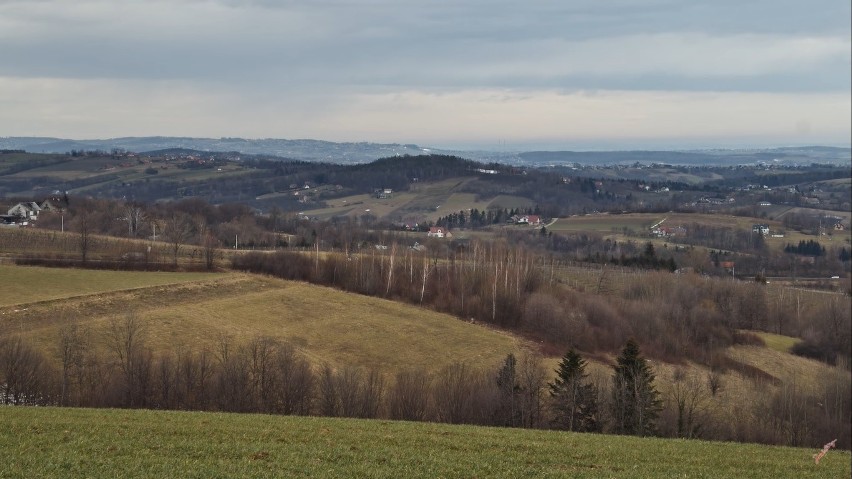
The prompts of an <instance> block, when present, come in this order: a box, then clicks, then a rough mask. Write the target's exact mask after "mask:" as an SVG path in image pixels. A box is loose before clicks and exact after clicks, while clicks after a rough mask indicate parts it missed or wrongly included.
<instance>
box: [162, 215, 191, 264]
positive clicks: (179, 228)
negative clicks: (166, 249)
mask: <svg viewBox="0 0 852 479" xmlns="http://www.w3.org/2000/svg"><path fill="white" fill-rule="evenodd" d="M163 236H164V237H165V238H166V239H167V240H168V242H169V245H171V249H172V264H174V266H175V267H177V264H178V261H177V258H178V253H179V252H180V247H181V246H183V245H184V244H186V243H187V242H188V241H189V239H190V238H191V237H192V223H191V222H190V221H189V218H188V217H187V216H186V215H185V214H183V213H179V212H173V213H172V214H171V216H169V217H168V218H166V222H165V230H164V231H163Z"/></svg>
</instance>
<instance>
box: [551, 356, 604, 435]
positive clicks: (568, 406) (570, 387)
mask: <svg viewBox="0 0 852 479" xmlns="http://www.w3.org/2000/svg"><path fill="white" fill-rule="evenodd" d="M587 377H588V375H587V374H586V361H585V360H584V359H583V358H582V357H580V355H579V354H577V353H576V352H575V351H574V349H569V350H568V352H567V353H565V356H563V357H562V360H561V361H559V369H557V370H556V378H555V379H554V380H553V382H552V383H550V384H549V386H550V397H551V398H552V400H553V408H554V411H555V417H554V420H553V422H554V424H555V425H556V426H557V427H559V428H560V429H567V430H569V431H578V432H589V431H597V430H598V423H597V391H595V388H594V386H592V385H591V384H588V383H586V378H587Z"/></svg>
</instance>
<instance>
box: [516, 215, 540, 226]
mask: <svg viewBox="0 0 852 479" xmlns="http://www.w3.org/2000/svg"><path fill="white" fill-rule="evenodd" d="M512 219H514V220H515V221H514V222H515V223H516V224H519V225H534V226H535V225H540V224H541V216H539V215H519V216H513V217H512Z"/></svg>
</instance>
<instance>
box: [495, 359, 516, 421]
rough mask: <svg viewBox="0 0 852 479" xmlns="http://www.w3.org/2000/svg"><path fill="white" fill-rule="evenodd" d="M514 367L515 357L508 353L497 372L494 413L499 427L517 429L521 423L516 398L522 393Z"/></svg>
mask: <svg viewBox="0 0 852 479" xmlns="http://www.w3.org/2000/svg"><path fill="white" fill-rule="evenodd" d="M516 365H517V360H516V359H515V355H514V354H511V353H510V354H509V355H507V356H506V359H505V361H503V365H502V366H501V367H500V370H499V371H498V372H497V391H498V394H499V398H498V403H497V410H496V411H495V416H496V417H495V422H496V424H497V425H499V426H509V427H517V426H519V425H520V422H521V421H520V404H519V397H518V396H519V395H520V393H521V392H522V391H521V387H520V386H519V385H518V380H517V372H516Z"/></svg>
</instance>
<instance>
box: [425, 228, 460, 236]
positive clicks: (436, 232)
mask: <svg viewBox="0 0 852 479" xmlns="http://www.w3.org/2000/svg"><path fill="white" fill-rule="evenodd" d="M426 236H428V237H430V238H452V237H453V234H452V233H450V230H448V229H447V228H444V227H443V226H433V227H431V228H429V232H428V233H426Z"/></svg>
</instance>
